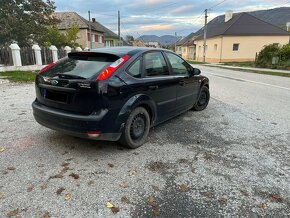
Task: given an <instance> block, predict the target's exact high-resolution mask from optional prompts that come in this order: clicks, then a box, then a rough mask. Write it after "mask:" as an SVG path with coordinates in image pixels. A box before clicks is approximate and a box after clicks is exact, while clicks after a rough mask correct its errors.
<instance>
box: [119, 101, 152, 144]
mask: <svg viewBox="0 0 290 218" xmlns="http://www.w3.org/2000/svg"><path fill="white" fill-rule="evenodd" d="M149 129H150V116H149V114H148V112H147V110H146V109H145V108H143V107H137V108H135V109H134V110H133V111H132V112H131V114H130V115H129V118H128V120H127V122H126V125H125V127H124V130H123V133H122V136H121V138H120V140H119V142H120V143H121V144H122V145H124V146H125V147H128V148H133V149H134V148H138V147H140V146H141V145H143V144H144V143H145V142H146V140H147V137H148V133H149Z"/></svg>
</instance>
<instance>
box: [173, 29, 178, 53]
mask: <svg viewBox="0 0 290 218" xmlns="http://www.w3.org/2000/svg"><path fill="white" fill-rule="evenodd" d="M176 42H177V33H176V32H175V43H174V52H175V53H176Z"/></svg>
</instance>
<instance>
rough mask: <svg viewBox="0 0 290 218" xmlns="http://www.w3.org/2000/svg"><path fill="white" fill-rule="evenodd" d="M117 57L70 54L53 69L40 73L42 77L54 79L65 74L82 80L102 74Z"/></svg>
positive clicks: (97, 54) (95, 54) (94, 54)
mask: <svg viewBox="0 0 290 218" xmlns="http://www.w3.org/2000/svg"><path fill="white" fill-rule="evenodd" d="M118 59H119V57H117V56H115V55H110V54H99V53H92V54H90V53H89V54H87V53H71V54H69V56H68V57H66V58H63V59H61V60H59V61H58V62H57V63H56V64H55V65H54V66H53V67H51V68H49V69H47V70H45V71H44V72H42V73H41V75H43V76H47V77H54V76H57V75H58V74H64V75H65V74H67V75H70V76H77V77H82V78H85V79H87V78H90V77H92V76H94V75H97V74H98V73H100V72H102V71H103V70H104V69H105V68H106V67H108V66H109V65H110V64H112V63H113V62H115V61H116V60H118Z"/></svg>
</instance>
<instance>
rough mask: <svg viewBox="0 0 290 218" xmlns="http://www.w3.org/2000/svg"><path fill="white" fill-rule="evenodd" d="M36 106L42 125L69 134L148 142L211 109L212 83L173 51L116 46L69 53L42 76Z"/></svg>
mask: <svg viewBox="0 0 290 218" xmlns="http://www.w3.org/2000/svg"><path fill="white" fill-rule="evenodd" d="M35 88H36V100H35V101H34V102H33V104H32V108H33V114H34V117H35V119H36V121H37V122H38V123H40V124H41V125H43V126H46V127H48V128H51V129H54V130H58V131H62V132H64V133H66V134H69V135H73V136H77V137H82V138H89V139H95V140H109V141H119V142H120V143H121V144H123V145H125V146H127V147H129V148H137V147H139V146H141V145H142V144H144V143H145V141H146V139H147V136H148V133H149V129H150V127H152V126H155V125H157V124H160V123H162V122H164V121H166V120H168V119H170V118H172V117H175V116H177V115H179V114H181V113H183V112H185V111H187V110H189V109H193V110H197V111H200V110H203V109H205V108H206V107H207V105H208V102H209V98H210V93H209V81H208V79H207V78H206V77H204V76H201V75H200V70H198V69H196V68H193V67H192V66H191V65H190V64H188V63H187V62H186V61H185V60H183V59H182V58H181V57H179V56H177V55H176V54H175V53H172V52H171V51H168V50H162V49H149V48H139V47H137V48H135V47H114V48H101V49H95V50H91V51H89V52H75V53H69V54H68V57H66V58H63V59H61V60H59V61H58V62H56V63H52V64H49V65H48V66H46V67H45V68H43V69H42V70H40V71H39V73H38V75H37V76H36V81H35Z"/></svg>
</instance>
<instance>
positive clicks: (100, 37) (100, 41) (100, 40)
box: [98, 35, 102, 43]
mask: <svg viewBox="0 0 290 218" xmlns="http://www.w3.org/2000/svg"><path fill="white" fill-rule="evenodd" d="M98 42H99V43H102V36H101V35H99V41H98Z"/></svg>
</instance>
